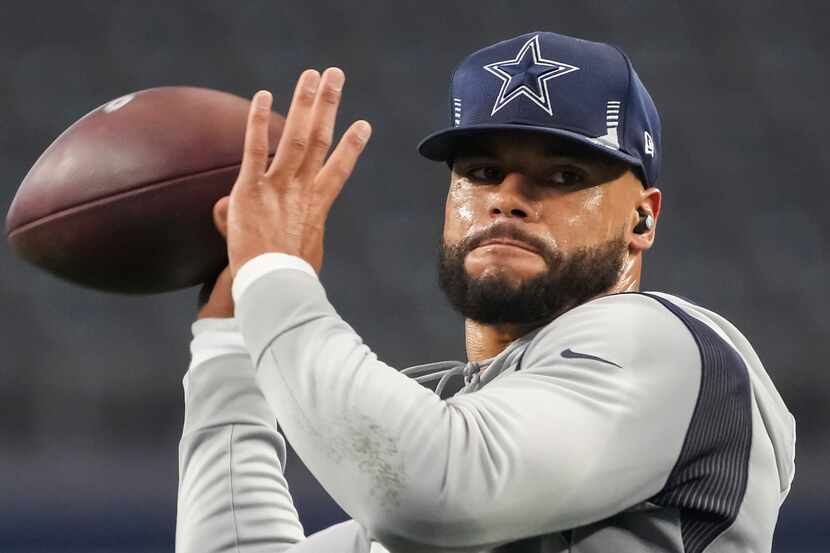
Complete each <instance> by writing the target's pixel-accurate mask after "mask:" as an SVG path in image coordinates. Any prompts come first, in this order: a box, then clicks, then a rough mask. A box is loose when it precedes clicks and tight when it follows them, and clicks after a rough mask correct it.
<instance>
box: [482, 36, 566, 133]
mask: <svg viewBox="0 0 830 553" xmlns="http://www.w3.org/2000/svg"><path fill="white" fill-rule="evenodd" d="M484 69H486V70H487V71H489V72H490V73H492V74H493V75H495V76H496V77H498V78H499V79H501V81H502V83H501V90H500V91H499V95H498V96H497V97H496V103H495V104H493V111H492V112H491V113H490V116H491V117H492V116H493V115H495V114H496V112H497V111H499V110H500V109H501V108H503V107H504V106H506V105H507V104H509V103H510V102H511V101H513V100H514V99H516V98H518V97H519V96H524V97H526V98H528V99H529V100H531V101H533V102H534V103H535V104H536V105H537V106H539V107H540V108H542V109H543V110H545V111H546V112H547V114H548V115H553V108H551V105H550V94H549V93H548V81H550V80H551V79H555V78H556V77H561V76H562V75H566V74H568V73H572V72H574V71H577V70H579V67H575V66H573V65H568V64H567V63H562V62H560V61H553V60H547V59H545V58H543V57H542V54H541V52H540V49H539V35H536V36H534V37H533V38H531V39H530V40H528V41H527V42H525V44H524V46H522V48H521V49H520V50H519V53H518V54H516V57H515V58H513V59H512V60H504V61H497V62H496V63H490V64H488V65H485V66H484Z"/></svg>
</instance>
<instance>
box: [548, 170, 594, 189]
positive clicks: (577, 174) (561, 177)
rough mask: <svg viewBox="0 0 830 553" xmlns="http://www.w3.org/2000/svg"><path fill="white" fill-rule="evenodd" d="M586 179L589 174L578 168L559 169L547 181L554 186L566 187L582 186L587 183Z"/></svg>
mask: <svg viewBox="0 0 830 553" xmlns="http://www.w3.org/2000/svg"><path fill="white" fill-rule="evenodd" d="M586 180H587V176H586V175H585V173H584V172H583V171H580V170H579V169H576V168H563V169H557V170H556V171H554V172H553V173H551V174H550V175H549V176H548V178H547V182H548V183H550V184H552V185H553V186H561V187H564V188H568V187H571V186H581V185H583V184H585V182H586Z"/></svg>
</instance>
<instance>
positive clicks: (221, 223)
mask: <svg viewBox="0 0 830 553" xmlns="http://www.w3.org/2000/svg"><path fill="white" fill-rule="evenodd" d="M229 205H230V196H224V197H222V198H220V199H219V201H217V202H216V203H215V204H214V206H213V224H214V225H216V229H217V230H218V231H219V234H221V235H222V238H225V239H227V238H228V206H229Z"/></svg>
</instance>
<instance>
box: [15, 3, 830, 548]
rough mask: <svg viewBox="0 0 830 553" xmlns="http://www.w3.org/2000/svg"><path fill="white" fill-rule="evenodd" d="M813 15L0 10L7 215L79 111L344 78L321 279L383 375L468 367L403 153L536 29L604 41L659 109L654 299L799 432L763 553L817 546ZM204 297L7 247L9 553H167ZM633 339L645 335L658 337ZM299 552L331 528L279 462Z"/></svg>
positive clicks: (352, 6)
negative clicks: (193, 91)
mask: <svg viewBox="0 0 830 553" xmlns="http://www.w3.org/2000/svg"><path fill="white" fill-rule="evenodd" d="M823 5H824V3H822V2H813V3H811V2H734V1H729V2H721V3H718V4H715V3H698V2H679V1H665V0H663V1H653V2H629V1H621V0H615V1H609V2H585V1H581V2H564V1H562V2H481V1H479V2H452V1H442V2H435V3H432V2H426V3H425V2H398V3H392V2H332V3H331V4H328V5H327V4H326V3H315V2H236V3H233V2H198V3H196V2H194V3H188V4H185V3H173V2H165V3H162V2H156V3H152V2H141V3H138V2H136V3H126V2H124V3H118V2H51V3H43V2H27V3H25V4H19V5H15V7H10V6H11V4H10V3H4V4H3V6H2V8H0V10H1V11H0V75H2V76H3V85H2V87H0V110H1V111H0V114H2V129H3V130H2V132H0V171H2V186H0V205H2V206H3V211H4V212H5V210H6V209H7V208H8V205H9V203H10V202H11V199H12V197H13V195H14V193H15V190H16V188H17V186H18V184H19V183H20V181H21V180H22V179H23V177H24V176H25V174H26V172H27V170H28V169H29V167H30V166H31V165H32V164H33V163H34V161H35V160H36V159H37V157H38V156H39V155H40V153H41V152H42V151H43V150H44V149H45V148H46V147H47V146H48V145H49V143H50V142H51V141H52V140H53V139H54V138H55V137H56V136H57V135H58V134H59V133H60V132H61V131H63V130H64V129H65V128H66V127H68V126H69V125H70V124H71V123H72V122H73V121H75V120H76V119H78V118H79V117H80V116H81V115H83V114H85V113H86V112H88V111H89V110H91V109H93V108H94V107H96V106H98V105H100V104H102V103H104V102H106V101H108V100H110V99H112V98H115V97H118V96H121V95H123V94H125V93H128V92H131V91H135V90H139V89H144V88H149V87H153V86H159V85H184V84H188V85H197V86H205V87H210V88H216V89H222V90H227V91H230V92H234V93H236V94H239V95H242V96H250V95H251V94H252V93H253V92H254V91H255V90H257V89H259V88H268V89H270V90H272V91H273V92H274V96H275V102H274V103H275V109H276V110H277V111H281V112H283V113H284V112H285V110H286V109H287V106H288V102H289V94H290V92H291V90H292V88H293V83H294V81H295V79H296V77H297V75H299V73H300V72H301V71H302V70H303V69H304V68H307V67H315V68H318V69H323V68H325V67H327V66H329V65H338V66H340V67H342V68H343V69H344V70H345V72H346V74H347V77H348V83H347V86H346V90H345V99H344V104H343V106H342V108H341V117H340V121H341V128H342V127H345V125H346V124H347V123H348V122H350V121H352V120H354V119H356V118H366V119H368V120H369V121H371V122H372V124H373V126H374V129H375V132H374V136H373V138H372V142H371V144H370V146H369V148H368V150H367V152H366V154H365V155H364V157H363V159H362V160H361V162H360V166H359V168H358V170H357V172H356V174H355V175H354V176H353V178H352V179H351V181H350V182H349V183H348V184H347V185H346V187H345V189H344V191H343V193H342V195H341V197H340V199H339V200H338V202H337V203H336V204H335V207H334V210H333V212H332V215H331V218H330V222H329V226H328V229H329V230H328V235H327V236H328V238H327V250H326V262H325V265H324V269H323V275H322V279H323V282H324V284H325V285H326V288H327V290H328V293H329V296H330V297H331V298H332V301H333V303H334V305H335V306H336V307H337V308H338V310H339V311H340V313H341V314H342V315H343V317H344V318H345V319H346V320H347V321H348V322H349V323H351V324H352V325H353V326H354V327H355V328H356V329H357V330H358V332H360V333H361V334H362V336H363V338H364V339H365V341H366V342H367V343H368V344H369V345H370V346H371V347H372V348H373V349H374V350H375V351H376V352H377V353H378V355H379V357H380V358H381V359H384V360H385V361H387V362H389V363H391V364H392V365H394V366H399V367H403V366H407V365H410V364H416V363H422V362H428V361H434V360H440V359H447V358H455V359H464V348H463V325H462V321H461V319H460V317H459V316H457V315H456V314H454V313H453V312H451V311H450V309H449V308H448V307H447V305H446V303H445V301H444V298H443V296H442V295H441V293H440V291H439V289H438V286H437V284H436V278H435V270H434V266H435V251H436V247H437V244H438V239H439V237H440V232H441V225H442V222H443V202H444V197H445V192H446V186H447V184H448V174H447V171H446V167H445V166H443V165H442V164H434V163H431V162H428V161H426V160H423V159H421V158H420V157H419V156H418V155H417V154H416V152H415V144H416V143H417V141H418V140H419V139H420V138H422V137H423V136H425V135H426V134H427V133H428V132H430V131H432V130H434V129H437V128H439V127H443V126H445V125H446V123H447V117H446V114H447V100H448V99H447V86H448V78H449V74H450V72H451V70H452V68H453V67H454V66H455V65H456V63H457V62H458V61H459V60H460V59H461V58H462V57H464V56H465V55H466V54H467V53H469V52H471V51H473V50H476V49H478V48H480V47H482V46H484V45H487V44H490V43H492V42H495V41H497V40H501V39H504V38H508V37H511V36H514V35H517V34H520V33H524V32H529V31H533V30H552V31H557V32H562V33H566V34H572V35H577V36H580V37H583V38H588V39H594V40H601V41H608V42H613V43H616V44H618V45H619V46H621V47H622V48H623V49H624V50H626V52H627V53H628V54H629V56H630V57H631V58H632V59H633V61H634V64H635V66H636V67H637V69H638V72H639V74H640V76H641V77H642V79H643V81H644V82H645V83H646V85H647V86H648V88H649V90H650V91H651V93H652V96H653V97H654V98H655V101H656V103H657V105H658V108H659V109H660V111H661V114H662V118H663V128H664V135H663V140H664V149H663V151H664V154H665V157H664V167H663V177H662V182H661V183H660V187H661V188H662V190H663V192H664V198H665V205H664V210H663V213H662V217H661V219H660V225H659V229H658V230H659V232H658V239H657V243H656V247H655V248H654V249H653V250H652V251H651V252H650V253H648V255H647V256H646V260H645V272H644V275H645V276H644V283H643V288H644V289H650V290H663V291H667V292H671V293H677V294H680V295H683V296H686V297H690V298H692V299H695V300H697V301H698V302H700V303H702V304H703V305H706V306H708V307H710V308H712V309H714V310H716V311H718V312H719V313H721V314H722V315H724V316H726V317H727V318H728V319H730V320H731V321H733V322H734V323H735V324H736V325H737V326H738V327H739V328H741V329H742V330H743V332H744V333H745V334H746V336H747V337H748V338H749V339H750V341H751V342H752V343H753V344H754V346H755V347H756V349H757V351H758V352H759V354H760V356H761V359H762V360H763V361H764V363H765V365H766V367H767V369H768V370H769V372H770V374H771V376H772V377H773V379H774V380H775V382H776V383H777V386H778V388H779V390H780V392H781V394H782V395H783V397H784V399H785V400H786V401H787V403H788V405H789V407H790V409H791V410H792V411H793V413H794V414H795V416H796V419H797V421H798V452H797V457H796V463H797V471H796V478H795V483H794V487H793V490H792V493H791V494H790V497H789V499H788V500H787V502H786V503H785V505H784V508H783V510H782V512H781V517H780V522H779V528H778V532H777V539H776V545H775V548H774V549H775V551H778V552H794V553H796V552H798V553H800V552H819V551H826V545H825V544H826V543H827V540H828V538H829V537H830V531H828V525H827V522H828V514H830V510H828V507H827V497H828V493H829V492H830V484H829V483H828V478H827V477H826V471H827V468H828V463H827V460H828V453H830V447H828V430H827V428H828V425H830V416H828V409H827V403H828V401H827V396H828V392H830V386H829V385H828V381H829V380H830V376H828V371H827V368H828V365H827V360H828V359H830V340H828V334H830V319H828V316H827V313H828V307H830V305H828V292H827V280H828V278H827V275H828V269H830V258H828V255H827V248H828V245H830V244H828V242H830V223H828V218H827V216H826V210H827V208H828V205H830V202H828V200H830V192H828V188H827V173H828V169H830V154H828V153H827V148H826V144H827V137H826V136H824V134H822V133H825V131H827V130H828V128H830V125H828V123H830V121H829V120H828V119H830V118H828V116H827V112H828V106H827V101H826V96H827V90H828V84H830V79H829V78H828V74H827V71H826V67H827V62H826V59H825V58H826V56H827V54H828V39H827V33H826V21H827V15H828V13H827V11H826V9H825V8H823ZM194 302H195V290H185V291H181V292H176V293H171V294H164V295H158V296H148V297H121V296H115V295H107V294H103V293H98V292H94V291H89V290H85V289H81V288H77V287H74V286H72V285H69V284H66V283H64V282H61V281H59V280H57V279H55V278H53V277H51V276H49V275H47V274H44V273H41V272H40V271H38V270H36V269H34V268H32V267H29V266H27V265H25V264H23V263H22V262H20V261H19V260H17V259H16V258H14V257H13V256H12V254H11V252H10V251H9V249H8V247H7V246H6V245H5V244H3V246H0V307H1V308H2V310H3V316H2V318H1V319H0V347H2V350H3V352H4V355H3V357H2V359H3V360H2V364H0V551H3V552H7V551H15V552H24V551H25V552H36V551H37V552H40V551H73V552H74V551H79V552H80V551H83V552H87V551H105V550H107V551H109V550H119V551H135V552H138V551H141V552H151V551H152V552H157V551H171V550H172V548H173V545H172V544H173V532H174V527H175V505H176V486H177V442H178V438H179V433H180V430H181V423H182V408H183V404H182V389H181V378H182V375H183V374H184V372H185V370H186V367H187V364H188V361H189V352H188V343H189V339H190V328H189V325H190V323H191V322H192V320H193V318H194V314H195V308H194ZM644 339H648V337H647V336H645V337H644ZM288 475H289V481H290V483H291V485H292V489H293V492H294V495H295V498H296V502H297V504H298V507H299V509H300V513H301V516H302V519H303V522H304V524H305V526H306V529H307V531H309V532H310V531H314V530H317V529H319V528H321V527H325V526H327V525H329V524H331V523H332V522H334V521H337V520H340V519H342V517H344V516H345V515H343V514H342V513H341V512H339V511H338V509H337V508H336V507H335V506H334V505H333V503H332V502H331V500H329V499H328V498H327V497H326V496H325V493H324V492H323V491H322V490H321V489H320V488H319V487H318V486H317V484H316V483H315V481H314V480H313V478H312V477H311V476H310V475H309V474H308V473H307V472H306V471H305V470H304V469H303V468H302V465H301V464H300V462H299V460H298V459H297V458H296V457H295V456H293V454H292V457H291V458H290V460H289V468H288Z"/></svg>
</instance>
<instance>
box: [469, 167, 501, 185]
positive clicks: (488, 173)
mask: <svg viewBox="0 0 830 553" xmlns="http://www.w3.org/2000/svg"><path fill="white" fill-rule="evenodd" d="M467 176H468V177H469V178H471V179H473V180H477V181H480V182H501V181H502V179H503V178H504V175H502V172H501V170H500V169H499V168H498V167H495V166H493V165H485V166H483V167H473V168H472V169H470V170H469V171H467Z"/></svg>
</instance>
